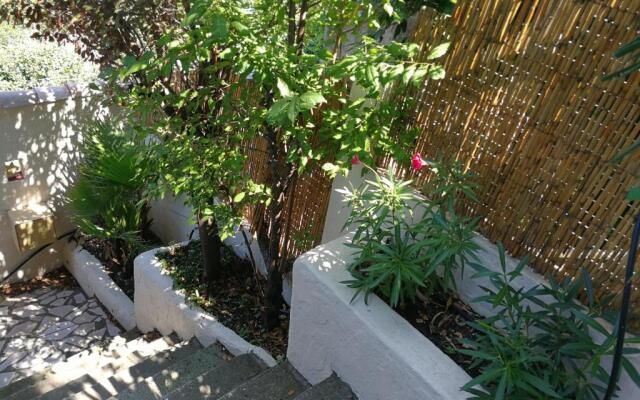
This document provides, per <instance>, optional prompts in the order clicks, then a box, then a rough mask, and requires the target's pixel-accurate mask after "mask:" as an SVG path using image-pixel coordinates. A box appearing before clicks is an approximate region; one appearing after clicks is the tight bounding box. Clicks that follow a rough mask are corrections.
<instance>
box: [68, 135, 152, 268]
mask: <svg viewBox="0 0 640 400" xmlns="http://www.w3.org/2000/svg"><path fill="white" fill-rule="evenodd" d="M82 151H83V156H84V159H83V160H82V163H81V164H80V166H79V177H78V180H77V181H76V183H75V184H74V186H73V187H72V188H71V190H70V191H69V193H68V203H69V208H70V210H71V212H72V214H73V220H74V222H75V223H76V224H77V225H78V228H79V230H80V232H81V233H83V234H85V235H89V236H91V237H95V238H98V239H100V240H102V241H103V243H104V244H105V245H106V246H107V247H108V251H109V252H110V253H111V257H112V258H114V259H115V260H117V261H118V263H119V264H120V265H121V266H123V267H124V268H125V269H127V268H128V267H130V264H131V261H132V258H133V256H135V255H136V253H137V251H136V250H137V249H139V248H140V246H141V245H142V239H141V233H142V232H143V231H144V230H145V229H146V228H147V226H146V225H147V223H148V221H147V220H146V212H147V200H148V196H147V192H146V187H147V183H148V181H149V180H150V179H151V177H152V176H153V172H154V169H155V166H154V163H153V158H152V157H151V156H150V155H151V153H150V147H149V146H147V145H145V144H144V143H143V142H142V140H141V139H140V138H139V137H138V135H137V134H136V133H135V132H133V131H131V130H127V129H121V128H119V127H117V126H114V125H112V124H105V123H97V124H96V125H94V126H92V127H91V128H89V129H88V130H87V132H86V133H85V137H84V143H83V146H82Z"/></svg>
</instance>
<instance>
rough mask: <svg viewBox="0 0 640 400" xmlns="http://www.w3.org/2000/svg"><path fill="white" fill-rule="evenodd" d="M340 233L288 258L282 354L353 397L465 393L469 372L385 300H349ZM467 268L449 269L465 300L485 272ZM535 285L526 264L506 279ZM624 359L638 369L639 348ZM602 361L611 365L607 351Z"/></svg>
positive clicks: (634, 394)
mask: <svg viewBox="0 0 640 400" xmlns="http://www.w3.org/2000/svg"><path fill="white" fill-rule="evenodd" d="M348 239H349V235H346V236H342V237H339V238H337V239H335V240H333V241H331V242H329V243H326V244H324V245H321V246H319V247H316V248H315V249H313V250H311V251H310V252H308V253H305V254H304V255H302V256H301V257H300V258H298V260H296V262H295V264H294V269H293V282H294V285H293V298H292V307H291V323H290V327H289V348H288V352H287V356H288V358H289V361H290V362H291V363H292V364H293V365H294V366H295V367H296V368H297V369H298V370H299V371H300V372H301V373H302V375H303V376H304V377H305V378H307V380H309V382H311V383H312V384H313V383H317V382H319V381H321V380H323V379H324V378H326V377H328V376H329V375H330V374H331V373H332V371H335V372H336V373H337V374H338V375H339V376H340V377H341V378H342V379H343V380H344V381H345V382H347V383H349V384H350V385H351V387H352V388H353V390H354V391H355V392H356V394H357V395H358V396H360V399H361V400H376V399H380V400H382V399H396V398H397V399H403V400H404V399H408V400H411V399H465V398H467V397H468V396H467V394H466V393H464V392H461V391H459V388H460V387H461V386H463V385H464V384H466V383H467V382H468V381H469V380H470V378H469V376H468V375H467V374H466V373H465V372H464V371H463V370H462V369H461V368H460V367H459V366H458V365H456V364H455V363H454V361H453V360H451V359H450V358H449V357H448V356H447V355H445V354H444V353H442V352H441V351H440V350H439V349H438V348H437V347H436V346H435V345H433V344H432V343H431V342H430V341H429V340H428V339H426V338H425V337H424V336H422V334H421V333H419V332H418V331H417V330H415V329H414V328H413V327H412V326H411V325H410V324H409V323H408V322H407V321H405V320H404V319H403V318H402V317H400V316H399V315H398V314H397V313H396V312H395V311H393V310H392V309H391V308H390V307H389V306H388V305H387V304H386V303H384V302H383V301H382V300H380V299H379V298H378V297H377V296H371V297H370V299H369V305H365V304H364V301H363V300H362V298H358V299H356V301H354V302H353V303H350V302H351V298H352V297H353V293H354V291H353V289H350V288H348V287H347V286H346V285H344V284H342V283H340V282H342V281H345V280H349V279H351V278H352V277H351V275H350V274H349V272H348V271H347V270H346V267H347V266H348V264H350V263H351V261H352V260H353V258H354V257H353V255H352V254H353V251H354V250H353V249H350V248H348V247H347V246H345V245H344V243H345V242H346V241H347V240H348ZM475 242H476V243H477V244H479V245H480V247H481V251H479V252H478V256H479V258H480V262H481V263H482V264H483V265H484V266H485V267H487V268H490V269H493V270H496V271H497V270H498V269H499V267H500V262H499V256H498V251H497V249H496V246H494V245H493V244H492V243H490V242H489V241H488V240H486V239H485V238H483V237H482V236H480V235H478V236H477V238H476V239H475ZM506 261H507V269H508V270H509V271H511V270H513V269H515V267H516V265H517V263H518V261H517V260H515V259H513V258H511V257H509V256H507V258H506ZM472 274H473V271H472V269H471V268H467V270H466V271H465V276H462V275H461V274H460V273H458V274H457V276H456V281H457V288H458V292H459V294H460V297H461V298H462V299H463V300H465V301H467V302H468V303H470V301H471V299H473V298H476V297H478V296H480V295H482V294H484V292H483V290H482V289H481V286H483V285H484V286H490V285H491V283H490V282H489V281H488V280H487V279H471V278H470V276H471V275H472ZM540 284H546V281H545V280H544V278H543V277H542V276H540V275H539V274H537V273H535V272H534V271H533V270H531V269H530V268H528V267H526V268H525V269H524V271H523V275H522V276H521V277H520V278H518V279H516V280H515V281H514V282H513V285H514V287H517V288H525V289H529V288H532V287H534V286H536V285H540ZM470 304H471V305H472V306H473V308H474V309H475V311H476V312H478V313H480V314H481V315H485V316H488V315H492V314H494V313H495V311H494V310H493V309H492V308H491V306H490V305H488V304H483V303H470ZM593 336H594V340H595V341H597V342H598V341H601V340H602V338H599V337H598V336H599V335H597V334H594V335H593ZM627 347H636V348H639V347H640V346H637V345H628V346H627ZM627 358H628V359H629V360H630V361H631V363H632V364H634V365H635V366H636V368H638V369H639V370H640V354H630V355H628V356H627ZM602 367H603V368H605V370H607V371H609V370H611V360H610V357H608V358H607V357H605V358H604V359H603V360H602ZM618 385H619V387H620V391H619V392H618V398H621V399H637V398H640V388H638V387H637V386H636V385H635V384H634V383H633V381H632V380H631V378H630V377H629V376H628V374H627V373H626V372H624V371H623V372H622V375H621V377H620V381H619V383H618Z"/></svg>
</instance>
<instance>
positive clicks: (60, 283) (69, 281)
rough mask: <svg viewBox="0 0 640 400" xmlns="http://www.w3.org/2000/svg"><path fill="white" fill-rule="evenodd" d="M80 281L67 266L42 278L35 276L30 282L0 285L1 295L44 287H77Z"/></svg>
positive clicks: (16, 293)
mask: <svg viewBox="0 0 640 400" xmlns="http://www.w3.org/2000/svg"><path fill="white" fill-rule="evenodd" d="M76 286H78V283H77V282H76V280H75V278H74V277H73V276H72V275H71V274H70V273H69V271H67V270H66V269H65V268H58V269H56V270H55V271H51V272H49V273H47V274H45V275H44V276H42V277H41V278H35V279H32V280H30V281H28V282H16V283H11V284H8V285H5V286H0V295H1V296H4V297H10V296H16V295H19V294H22V293H27V292H32V291H34V290H36V289H40V288H43V287H51V288H69V287H76Z"/></svg>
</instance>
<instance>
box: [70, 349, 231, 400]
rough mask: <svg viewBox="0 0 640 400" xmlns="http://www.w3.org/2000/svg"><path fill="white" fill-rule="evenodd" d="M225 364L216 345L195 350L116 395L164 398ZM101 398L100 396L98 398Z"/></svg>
mask: <svg viewBox="0 0 640 400" xmlns="http://www.w3.org/2000/svg"><path fill="white" fill-rule="evenodd" d="M223 364H225V361H224V358H223V353H222V351H221V350H219V349H218V348H217V347H216V346H210V347H208V348H206V349H203V350H200V351H198V352H195V353H194V354H192V355H191V356H190V357H188V358H185V359H183V360H180V361H178V362H175V363H173V364H172V365H170V366H168V367H167V368H165V369H163V370H161V371H159V372H157V373H156V374H155V375H153V376H151V377H149V378H147V379H145V380H144V381H142V382H139V383H136V384H135V385H133V386H130V387H129V388H128V390H125V391H121V392H120V393H117V394H116V393H114V397H115V398H117V399H120V400H148V399H162V398H164V396H166V395H167V394H169V393H170V392H172V391H175V390H178V389H180V388H181V387H182V386H184V385H186V384H189V383H190V382H192V379H193V378H196V377H198V376H200V375H202V374H204V373H206V372H207V371H209V370H211V369H215V368H218V367H220V366H222V365H223ZM88 399H96V398H95V397H88V398H82V397H76V398H73V400H88ZM98 399H100V398H98Z"/></svg>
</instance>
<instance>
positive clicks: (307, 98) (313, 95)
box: [300, 91, 327, 110]
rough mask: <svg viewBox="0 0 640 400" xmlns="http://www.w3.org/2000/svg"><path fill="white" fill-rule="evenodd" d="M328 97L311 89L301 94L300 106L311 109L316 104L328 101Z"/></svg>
mask: <svg viewBox="0 0 640 400" xmlns="http://www.w3.org/2000/svg"><path fill="white" fill-rule="evenodd" d="M326 102H327V99H325V98H324V96H323V95H322V94H321V93H318V92H314V91H309V92H306V93H304V94H303V95H302V96H300V108H301V109H303V110H310V109H312V108H313V107H315V106H316V104H321V103H326Z"/></svg>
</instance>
